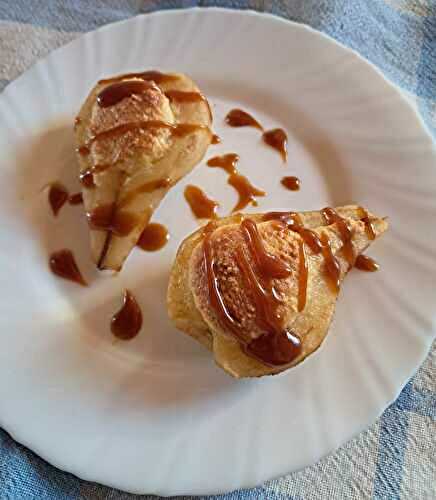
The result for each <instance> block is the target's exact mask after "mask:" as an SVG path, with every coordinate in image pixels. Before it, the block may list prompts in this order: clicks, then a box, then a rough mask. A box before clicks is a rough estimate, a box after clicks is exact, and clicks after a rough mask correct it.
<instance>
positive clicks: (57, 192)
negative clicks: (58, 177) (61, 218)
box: [48, 182, 68, 217]
mask: <svg viewBox="0 0 436 500" xmlns="http://www.w3.org/2000/svg"><path fill="white" fill-rule="evenodd" d="M48 201H49V203H50V207H51V209H52V212H53V215H54V216H55V217H56V216H57V215H58V213H59V210H60V209H61V208H62V207H63V206H64V205H65V203H66V202H67V201H68V191H67V190H66V189H65V187H64V186H63V185H62V184H60V183H59V182H54V183H53V184H51V185H50V189H49V192H48Z"/></svg>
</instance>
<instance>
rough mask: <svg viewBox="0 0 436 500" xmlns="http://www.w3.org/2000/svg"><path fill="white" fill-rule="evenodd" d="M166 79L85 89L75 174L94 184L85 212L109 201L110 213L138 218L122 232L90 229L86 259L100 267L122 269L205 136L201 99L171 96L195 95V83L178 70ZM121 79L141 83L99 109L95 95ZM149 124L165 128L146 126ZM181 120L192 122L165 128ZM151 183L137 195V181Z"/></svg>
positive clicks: (197, 156)
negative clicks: (88, 176)
mask: <svg viewBox="0 0 436 500" xmlns="http://www.w3.org/2000/svg"><path fill="white" fill-rule="evenodd" d="M165 76H166V77H167V78H166V79H164V80H163V81H162V82H159V83H155V82H154V81H153V80H150V81H144V80H143V79H141V78H139V77H137V76H130V75H125V77H120V78H119V79H118V81H117V82H115V83H114V82H111V81H104V80H103V81H101V82H99V83H97V85H96V86H95V87H94V88H93V89H92V90H91V92H90V94H89V96H88V97H87V99H86V101H85V102H84V104H83V106H82V108H81V110H80V112H79V114H78V116H77V118H76V126H75V137H76V147H77V151H78V153H77V159H78V163H79V171H80V174H81V175H82V176H83V175H84V174H86V173H87V172H92V175H93V181H94V184H95V187H94V188H87V187H84V188H83V200H84V206H85V210H86V212H87V213H92V211H93V210H94V209H96V208H97V207H101V206H108V205H111V206H114V207H115V208H114V212H115V213H114V215H113V216H114V217H116V212H120V211H123V212H128V213H129V214H134V215H135V218H136V220H137V222H136V223H135V226H134V228H133V230H132V231H130V232H129V233H128V234H126V235H120V234H115V233H114V232H111V231H105V230H101V229H96V228H90V233H91V236H90V237H91V253H92V258H93V260H94V261H95V263H96V264H97V265H98V267H99V268H101V269H113V270H119V269H120V268H121V266H122V265H123V262H124V260H125V258H126V257H127V256H128V254H129V253H130V250H131V249H132V248H133V246H134V245H135V244H136V242H137V241H138V238H139V236H140V234H141V232H142V231H143V229H144V227H145V226H146V225H147V224H148V222H149V220H150V218H151V216H152V214H153V212H154V210H155V209H156V208H157V206H158V205H159V203H160V201H161V200H162V198H163V197H164V196H165V194H166V193H167V192H168V190H169V189H170V188H171V186H173V185H174V184H175V183H176V182H177V181H178V180H180V179H181V178H182V177H184V176H185V175H186V174H187V173H189V172H190V171H191V170H192V168H193V167H194V166H195V165H196V164H197V163H198V162H199V161H200V160H201V159H202V158H203V156H204V154H205V152H206V150H207V147H208V146H209V144H210V142H211V139H212V132H211V130H210V125H211V123H212V115H211V112H210V108H209V104H208V102H207V100H206V99H204V98H201V99H198V100H191V101H189V100H188V101H184V100H180V99H174V98H172V97H171V92H173V93H174V91H178V92H183V93H186V92H187V93H192V94H196V95H197V96H200V95H201V94H200V91H199V89H198V87H197V85H196V84H195V83H194V82H193V81H192V80H191V79H190V78H189V77H188V76H186V75H184V74H181V73H171V74H166V75H165ZM120 82H123V83H126V82H127V83H128V82H138V83H137V84H135V83H133V85H138V86H139V85H140V86H141V87H143V88H142V90H141V92H138V93H133V94H132V95H128V96H126V97H125V98H123V99H121V100H120V101H119V102H116V103H115V104H114V105H110V106H107V107H102V106H100V105H99V103H98V96H99V95H100V94H101V92H102V91H103V90H105V89H107V88H108V87H111V86H113V85H118V84H119V83H120ZM141 82H142V83H141ZM201 97H202V96H201ZM153 122H154V123H157V124H162V123H164V124H168V127H163V126H154V127H150V126H149V125H150V124H151V123H153ZM132 124H137V125H138V126H136V127H135V126H132ZM181 124H191V125H198V126H199V127H197V128H195V127H192V129H189V130H187V133H184V134H177V133H174V130H176V129H174V128H171V126H173V127H177V126H178V125H181ZM123 127H124V128H123ZM115 129H117V130H115ZM114 130H115V132H113V131H114ZM99 134H100V135H99ZM96 136H98V138H97V139H96ZM84 152H85V153H86V154H84ZM163 181H165V182H163ZM153 182H155V183H156V188H155V189H153V190H145V191H143V192H141V187H142V186H144V185H147V184H148V183H153ZM159 182H160V184H159ZM131 193H136V194H135V195H134V196H132V194H131Z"/></svg>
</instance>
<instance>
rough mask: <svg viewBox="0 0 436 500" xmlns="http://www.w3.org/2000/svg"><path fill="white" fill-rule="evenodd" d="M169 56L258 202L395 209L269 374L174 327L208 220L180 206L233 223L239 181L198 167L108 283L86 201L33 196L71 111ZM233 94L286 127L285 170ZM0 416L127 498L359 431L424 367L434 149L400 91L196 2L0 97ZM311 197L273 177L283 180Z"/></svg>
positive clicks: (191, 484)
mask: <svg viewBox="0 0 436 500" xmlns="http://www.w3.org/2000/svg"><path fill="white" fill-rule="evenodd" d="M147 68H159V69H161V70H164V71H165V70H178V71H183V72H186V73H188V74H189V75H192V76H193V77H194V78H195V79H196V80H197V81H198V82H199V84H200V86H201V88H202V89H203V91H204V92H205V94H206V95H207V96H208V97H210V101H211V103H212V105H213V110H214V114H215V129H216V131H217V132H218V134H219V135H220V136H221V137H222V139H223V142H222V144H221V145H219V146H215V147H211V148H210V150H209V153H208V155H207V157H210V156H212V155H214V154H218V153H224V152H237V153H239V154H240V156H241V163H240V168H241V171H242V172H243V173H245V174H247V175H248V176H249V178H250V179H251V180H252V182H253V183H254V184H255V185H257V186H259V187H262V188H264V189H266V191H268V193H269V196H268V197H266V198H264V199H261V200H260V204H259V209H260V210H270V209H293V210H300V209H306V210H307V209H317V208H320V207H323V206H325V205H332V206H334V205H336V204H343V203H347V202H351V201H357V202H359V203H361V204H364V205H367V206H368V207H370V209H371V210H373V211H374V212H376V213H377V214H381V215H387V216H389V217H390V223H391V228H390V231H389V232H388V234H386V236H384V237H383V238H382V239H381V240H380V241H378V242H376V243H375V244H374V246H373V248H372V249H371V251H370V254H371V255H372V256H374V257H375V258H376V259H377V260H378V261H379V262H380V263H381V271H380V272H379V273H376V274H365V273H359V272H357V271H353V272H352V273H350V275H349V277H348V278H347V280H346V283H345V284H344V286H343V290H342V294H341V297H340V300H339V301H338V304H337V313H336V317H335V320H334V324H333V325H332V328H331V331H330V334H329V336H328V338H327V340H326V342H325V344H324V345H323V347H322V348H321V349H320V350H319V351H318V352H317V353H316V354H314V355H313V356H312V357H310V358H309V359H308V360H307V361H306V362H304V363H303V364H302V365H300V366H298V367H297V368H295V369H293V370H291V371H289V372H287V373H285V374H283V375H281V376H276V377H268V378H265V379H261V380H248V381H237V380H233V379H232V378H230V377H229V376H227V375H226V374H225V373H224V372H222V371H221V370H219V369H218V368H217V367H215V366H214V364H213V362H212V360H211V357H210V355H209V353H207V352H206V351H205V350H203V348H202V347H201V346H199V345H197V344H196V343H195V342H194V341H192V340H191V339H189V338H188V337H186V336H185V335H182V334H180V333H178V332H176V331H175V330H174V329H173V328H172V327H171V325H170V323H169V320H168V319H167V315H166V308H165V292H166V286H167V279H168V272H169V268H170V265H171V262H172V260H173V258H174V255H175V252H176V249H177V247H178V244H179V243H180V241H181V239H182V238H183V237H184V236H186V235H187V234H188V233H190V232H191V231H192V230H194V229H195V228H196V227H197V223H196V221H195V220H194V219H193V217H192V216H191V214H190V211H189V209H188V207H187V206H186V204H185V202H184V200H183V189H184V186H185V185H186V184H187V183H194V184H197V185H199V186H202V187H203V188H204V189H205V190H206V191H207V192H208V193H209V194H210V195H213V197H214V198H216V199H218V200H219V201H220V202H221V213H222V214H227V213H228V212H229V209H230V208H231V206H232V205H233V204H234V202H235V198H236V197H235V194H234V192H233V190H232V189H231V188H230V187H229V186H228V185H227V184H226V176H225V175H224V173H223V172H222V171H220V170H219V169H215V170H212V169H208V168H206V167H205V166H204V162H203V164H201V165H199V166H198V167H197V168H196V169H195V170H194V171H193V172H192V174H191V175H189V176H188V178H186V179H184V180H183V181H182V182H180V183H179V184H178V185H177V186H176V187H175V188H174V189H173V190H172V191H171V193H170V194H169V195H168V197H167V198H166V199H165V201H164V202H163V204H162V205H161V207H160V208H159V210H158V212H157V213H156V215H155V220H157V221H160V222H163V223H165V224H167V225H168V227H169V229H170V231H171V235H172V238H171V242H170V244H169V245H168V246H167V247H166V248H165V249H164V250H163V251H161V252H158V253H155V254H146V253H143V252H141V251H139V250H135V251H134V252H133V255H131V256H130V258H129V260H128V262H127V263H126V266H125V268H124V269H123V272H122V273H121V274H120V275H119V276H118V277H116V278H108V277H102V276H98V275H97V273H96V272H95V271H94V270H93V267H92V265H91V262H90V258H89V250H88V235H87V229H86V224H85V221H84V217H83V214H82V212H81V208H80V207H69V206H67V207H64V209H63V210H62V212H61V214H60V216H59V217H58V219H54V218H53V217H52V216H51V215H50V213H49V209H48V206H47V202H46V193H44V192H41V187H42V186H43V185H44V184H45V183H47V182H50V181H53V180H61V181H62V182H64V183H65V184H66V185H68V186H69V187H70V188H71V189H72V190H73V189H74V188H78V187H79V186H78V182H77V168H76V165H75V161H74V155H73V146H72V120H73V117H74V115H75V113H76V112H77V110H78V109H79V107H80V105H81V102H82V101H83V99H84V97H85V96H86V94H87V92H88V90H89V89H90V88H91V87H92V86H93V85H94V83H95V81H96V80H98V79H99V78H101V77H104V76H108V75H112V74H117V73H121V72H125V71H132V70H143V69H147ZM234 106H240V107H242V108H243V109H245V110H247V111H250V112H252V113H253V114H254V115H255V116H256V117H257V118H258V119H259V120H260V121H261V122H262V123H263V124H264V125H265V126H266V127H277V126H282V127H284V128H285V129H286V130H287V131H288V133H289V136H290V146H289V152H290V154H289V162H288V165H287V166H286V167H284V166H283V164H282V163H281V161H280V158H279V156H278V154H276V153H275V152H274V151H273V150H271V149H268V148H267V147H265V146H264V145H262V143H261V141H260V135H259V133H258V132H257V131H256V130H254V129H230V128H228V127H226V126H225V124H224V123H223V117H224V115H225V114H226V112H227V111H229V110H230V109H231V108H232V107H234ZM0 151H1V157H0V163H1V171H0V182H1V185H2V196H1V199H0V223H1V233H0V235H1V247H0V253H1V254H0V259H1V260H0V262H1V266H0V281H1V283H2V290H3V293H2V300H1V314H0V332H1V333H0V335H1V345H2V348H1V350H0V401H1V408H0V424H1V426H3V427H4V428H5V429H6V430H7V431H9V432H10V433H11V434H12V436H13V437H14V438H16V439H17V440H18V441H20V442H21V443H24V444H25V445H27V446H29V447H30V448H31V449H33V450H34V451H35V452H36V453H38V454H39V455H41V456H42V457H44V458H45V459H47V460H48V461H49V462H51V463H53V464H55V465H57V466H58V467H60V468H62V469H65V470H68V471H70V472H73V473H74V474H77V475H78V476H80V477H82V478H86V479H90V480H94V481H98V482H101V483H104V484H107V485H111V486H115V487H118V488H121V489H124V490H129V491H132V492H147V493H160V494H176V493H180V494H182V493H197V494H206V493H212V492H219V491H225V490H231V489H234V488H239V487H247V486H253V485H256V484H258V483H260V482H261V481H263V480H265V479H268V478H271V477H273V476H278V475H281V474H285V473H287V472H290V471H293V470H296V469H299V468H301V467H304V466H306V465H308V464H312V463H313V462H314V461H316V460H318V459H319V458H320V457H322V456H323V455H325V454H326V453H328V452H330V451H332V450H334V449H335V448H336V447H338V446H339V445H341V444H342V443H344V442H345V441H347V440H348V439H350V438H351V437H352V436H353V435H355V434H356V433H357V432H359V431H360V430H362V429H363V428H365V427H366V426H368V425H369V424H370V423H371V422H373V421H374V419H375V418H376V417H377V415H379V414H380V413H381V412H382V410H383V409H384V408H385V407H386V405H387V404H388V403H389V402H391V401H392V400H393V399H394V398H395V397H396V396H397V394H398V393H399V391H400V389H401V387H402V386H403V385H404V383H405V382H406V380H407V379H408V378H409V377H410V376H411V375H412V374H413V372H414V371H415V370H416V369H417V367H418V366H419V364H420V363H421V362H422V360H423V359H424V357H425V355H426V352H427V349H428V347H429V344H430V342H431V339H432V337H433V335H434V330H433V324H434V320H435V309H436V306H435V304H436V287H435V286H434V279H435V276H434V275H435V269H436V252H435V249H436V231H435V227H436V168H435V165H436V154H435V151H434V149H433V147H432V144H431V140H430V138H429V135H428V134H427V132H426V131H425V130H424V128H423V125H422V122H421V121H420V119H419V118H418V117H417V116H416V114H415V112H414V111H413V110H412V108H411V107H410V106H409V104H408V103H407V102H406V101H405V100H404V98H403V97H402V96H401V95H400V93H399V92H398V91H397V90H396V89H395V88H393V87H392V86H391V85H390V84H389V83H387V82H386V81H385V80H384V79H383V77H382V76H381V75H380V73H379V72H378V71H377V70H376V69H375V68H374V67H372V66H371V65H370V64H368V63H367V62H365V61H364V60H363V59H361V58H360V57H359V56H358V55H357V54H356V53H354V52H352V51H350V50H348V49H346V48H344V47H342V46H340V45H338V44H337V43H335V42H334V41H333V40H331V39H330V38H327V37H326V36H323V35H321V34H320V33H317V32H315V31H313V30H311V29H309V28H307V27H305V26H301V25H298V24H293V23H290V22H286V21H284V20H281V19H278V18H275V17H272V16H266V15H260V14H255V13H252V12H238V11H226V10H220V9H208V10H185V11H172V12H165V13H158V14H153V15H148V16H141V17H136V18H133V19H129V20H128V21H125V22H121V23H117V24H113V25H110V26H107V27H104V28H103V29H100V30H97V31H95V32H93V33H89V34H87V35H85V36H83V37H81V38H79V39H78V40H76V41H74V42H73V43H71V44H69V45H67V46H66V47H63V48H62V49H60V50H58V51H56V52H54V53H53V54H51V55H50V56H49V57H47V58H46V59H45V60H43V61H40V62H39V63H38V64H36V65H35V66H34V67H33V68H31V69H30V70H29V71H28V72H27V73H25V74H24V75H23V76H21V77H20V78H19V79H18V80H16V81H15V82H14V83H12V84H11V85H10V86H9V87H7V89H6V90H5V92H4V93H3V94H2V95H1V97H0ZM285 174H287V175H292V174H295V175H297V176H298V177H300V178H301V181H302V189H301V191H300V192H298V193H291V192H289V191H286V190H284V189H283V188H281V186H280V184H279V179H280V178H281V176H282V175H285ZM62 247H69V248H72V249H73V250H74V252H75V254H76V256H77V258H78V261H79V263H80V266H81V267H82V269H83V271H84V274H85V275H86V277H87V278H88V279H89V280H90V281H91V282H92V286H91V287H89V288H88V289H82V288H80V287H78V286H75V285H74V284H70V283H68V282H65V281H62V280H59V279H56V278H55V277H54V276H53V275H51V274H50V273H49V271H48V268H47V257H48V254H49V252H50V251H52V250H55V249H59V248H62ZM125 287H128V288H129V289H131V290H132V291H133V292H134V294H135V295H136V296H137V298H138V300H139V302H140V304H141V306H142V308H143V312H144V316H145V325H144V328H143V330H142V332H141V335H140V336H139V337H137V338H136V339H135V340H134V341H132V342H130V343H129V342H127V343H122V342H114V340H113V338H112V337H111V334H110V332H109V319H110V317H111V314H112V313H113V312H114V311H115V310H116V309H117V308H118V306H119V304H120V300H121V293H122V290H123V288H125Z"/></svg>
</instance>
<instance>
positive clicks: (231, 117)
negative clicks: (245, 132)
mask: <svg viewBox="0 0 436 500" xmlns="http://www.w3.org/2000/svg"><path fill="white" fill-rule="evenodd" d="M225 121H226V123H227V125H230V127H255V128H258V129H259V130H263V127H262V125H261V124H260V123H259V122H258V121H257V120H255V119H254V118H253V117H252V116H251V115H250V114H248V113H246V112H245V111H242V109H232V110H231V111H229V113H227V116H226V118H225Z"/></svg>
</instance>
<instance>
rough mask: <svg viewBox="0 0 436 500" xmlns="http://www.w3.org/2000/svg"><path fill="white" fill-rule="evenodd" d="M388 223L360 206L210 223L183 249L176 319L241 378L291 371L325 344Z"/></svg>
mask: <svg viewBox="0 0 436 500" xmlns="http://www.w3.org/2000/svg"><path fill="white" fill-rule="evenodd" d="M387 226H388V225H387V221H386V220H385V219H383V218H379V217H376V216H375V215H372V214H371V213H369V212H367V211H366V210H365V209H364V208H362V207H359V206H355V205H350V206H343V207H338V208H336V209H332V208H325V209H323V210H320V211H316V212H301V213H292V212H271V213H266V214H256V215H252V214H247V215H241V214H237V215H232V216H230V217H226V218H223V219H219V220H217V221H213V222H210V223H209V224H208V225H207V226H205V227H203V228H201V229H199V230H198V231H196V232H195V233H193V234H191V235H190V236H189V237H188V238H186V239H185V240H184V242H183V243H182V244H181V246H180V248H179V250H178V253H177V257H176V260H175V262H174V265H173V268H172V271H171V276H170V281H169V287H168V295H167V305H168V313H169V316H170V318H171V319H172V321H173V322H174V325H175V326H176V327H177V328H178V329H180V330H182V331H183V332H185V333H187V334H188V335H190V336H191V337H193V338H195V339H196V340H198V341H199V342H201V343H202V344H203V345H204V346H206V347H207V348H208V349H210V350H211V351H212V352H213V355H214V358H215V361H216V363H217V364H218V365H219V366H220V367H221V368H223V369H224V370H225V371H226V372H228V373H229V374H230V375H232V376H234V377H260V376H263V375H271V374H275V373H279V372H282V371H284V370H286V369H288V368H290V367H292V366H294V365H296V364H298V363H300V362H301V361H303V359H304V358H306V357H307V356H308V355H309V354H311V353H313V352H314V351H315V350H316V349H317V348H318V347H319V346H320V345H321V343H322V341H323V340H324V338H325V336H326V335H327V331H328V328H329V325H330V322H331V320H332V317H333V313H334V308H335V302H336V299H337V297H338V293H339V288H340V284H341V282H342V280H343V279H344V277H345V275H346V273H347V272H348V270H349V269H350V268H351V267H352V266H353V265H354V263H355V261H356V258H357V257H358V256H359V255H360V254H361V253H362V252H363V251H364V250H365V249H366V248H367V247H368V246H369V245H370V244H371V243H372V241H373V240H374V239H376V238H378V237H379V236H380V235H381V234H382V233H383V232H384V231H386V229H387Z"/></svg>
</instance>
